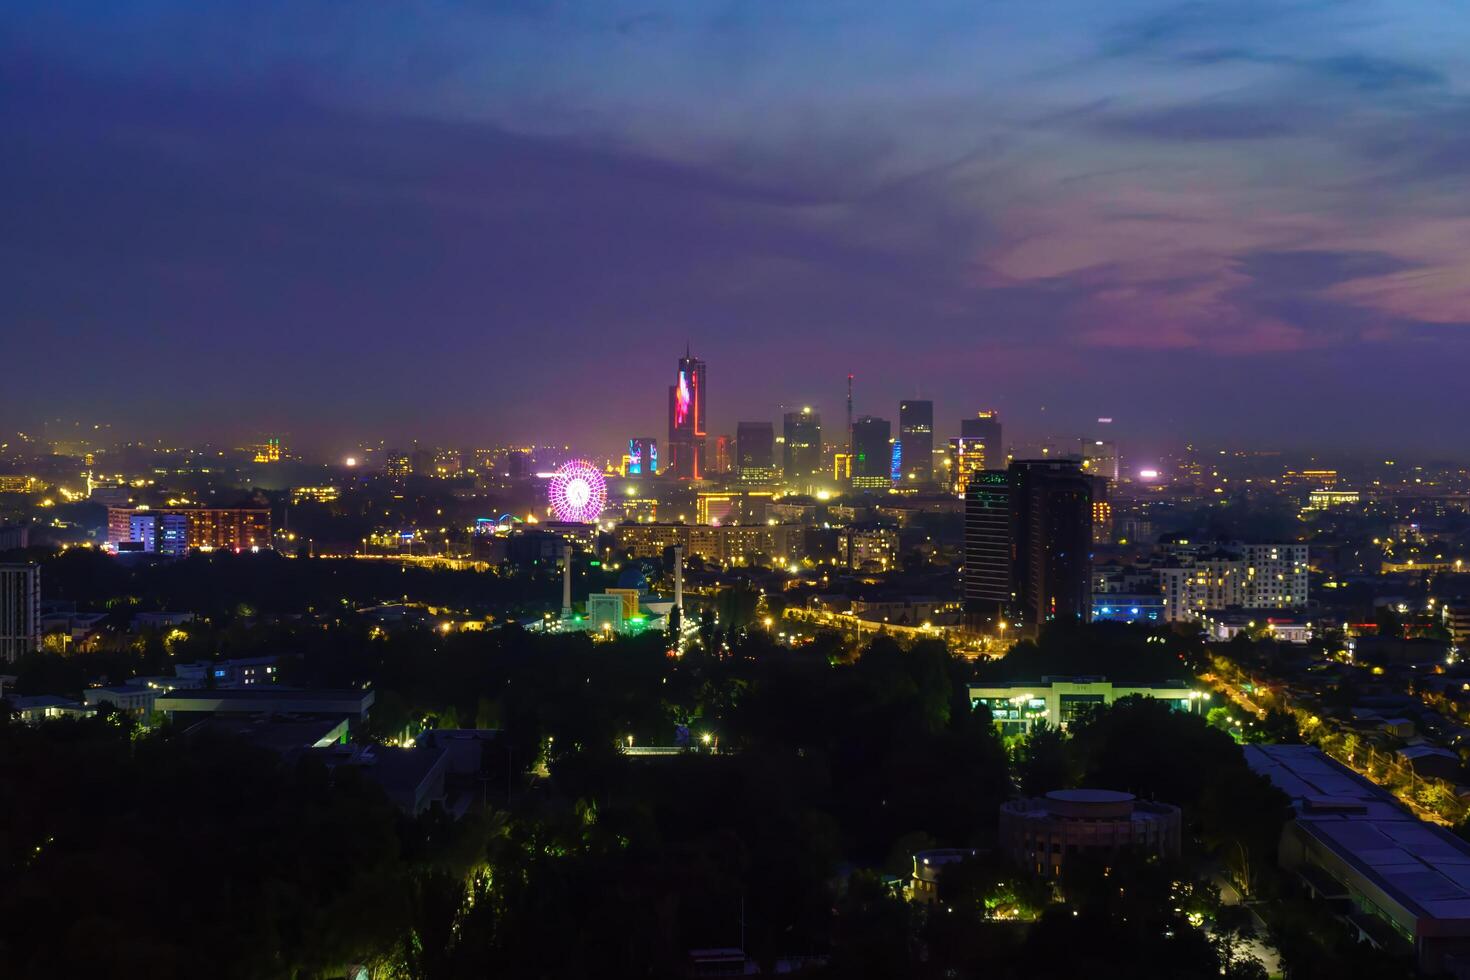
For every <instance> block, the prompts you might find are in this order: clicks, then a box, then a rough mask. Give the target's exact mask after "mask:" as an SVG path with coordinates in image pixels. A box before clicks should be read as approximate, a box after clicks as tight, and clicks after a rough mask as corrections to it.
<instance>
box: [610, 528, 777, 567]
mask: <svg viewBox="0 0 1470 980" xmlns="http://www.w3.org/2000/svg"><path fill="white" fill-rule="evenodd" d="M804 533H805V528H803V527H801V526H800V525H796V524H751V525H740V524H726V525H717V526H716V525H699V524H619V525H618V526H617V527H616V528H615V529H614V530H613V538H614V540H615V541H616V542H617V547H618V549H619V550H620V551H627V552H628V554H629V555H630V556H631V557H633V558H659V557H662V555H663V553H664V551H665V550H666V549H668V548H672V547H674V546H676V545H680V546H683V548H684V550H685V553H686V554H689V555H692V556H695V557H697V558H701V559H703V560H705V561H711V562H718V563H720V564H723V565H741V564H745V563H747V562H748V561H750V560H751V559H752V558H755V557H761V558H762V559H763V560H767V561H770V562H772V563H774V564H779V565H785V564H787V563H791V562H798V561H800V560H801V558H802V555H803V554H804V548H803V542H804V540H805V539H804Z"/></svg>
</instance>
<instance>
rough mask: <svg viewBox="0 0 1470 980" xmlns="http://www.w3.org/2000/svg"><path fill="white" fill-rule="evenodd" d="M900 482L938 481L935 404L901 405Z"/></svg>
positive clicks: (907, 402) (899, 418)
mask: <svg viewBox="0 0 1470 980" xmlns="http://www.w3.org/2000/svg"><path fill="white" fill-rule="evenodd" d="M898 439H899V445H900V446H901V447H902V451H901V452H900V454H899V464H898V465H899V473H900V479H901V480H902V481H903V482H904V483H930V482H933V480H934V403H933V402H931V401H918V400H907V401H902V402H899V403H898Z"/></svg>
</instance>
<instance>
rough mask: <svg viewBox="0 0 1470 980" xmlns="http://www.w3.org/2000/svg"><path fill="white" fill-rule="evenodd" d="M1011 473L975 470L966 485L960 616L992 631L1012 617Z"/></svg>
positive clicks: (1013, 592) (977, 626)
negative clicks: (963, 592) (961, 612)
mask: <svg viewBox="0 0 1470 980" xmlns="http://www.w3.org/2000/svg"><path fill="white" fill-rule="evenodd" d="M1012 551H1013V548H1012V543H1011V475H1010V474H1009V473H1007V472H1006V471H1005V470H980V471H978V472H976V473H973V474H971V476H970V480H969V482H968V484H967V485H966V487H965V566H964V567H965V618H966V620H967V621H968V622H969V623H970V624H971V625H972V626H973V627H974V628H977V629H982V630H988V631H993V630H995V629H996V627H997V626H998V625H999V624H1000V623H1003V622H1005V621H1006V620H1007V619H1009V618H1010V617H1011V614H1012V608H1013V605H1014V602H1015V597H1016V595H1015V590H1014V585H1013V583H1012V573H1011V563H1012V558H1013V555H1012Z"/></svg>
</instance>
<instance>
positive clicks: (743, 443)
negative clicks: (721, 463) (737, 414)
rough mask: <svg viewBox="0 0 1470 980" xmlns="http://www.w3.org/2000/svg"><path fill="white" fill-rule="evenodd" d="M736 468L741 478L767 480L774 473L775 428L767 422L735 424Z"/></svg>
mask: <svg viewBox="0 0 1470 980" xmlns="http://www.w3.org/2000/svg"><path fill="white" fill-rule="evenodd" d="M735 452H736V454H737V458H738V459H739V462H738V463H737V470H738V474H739V476H740V479H742V480H769V479H771V478H772V477H773V476H775V475H776V429H775V426H773V425H771V423H769V422H740V423H738V424H737V425H736V426H735Z"/></svg>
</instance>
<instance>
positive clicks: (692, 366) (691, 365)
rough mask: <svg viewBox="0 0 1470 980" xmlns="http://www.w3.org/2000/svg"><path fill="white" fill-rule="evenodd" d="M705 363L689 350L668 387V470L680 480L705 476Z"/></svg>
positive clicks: (680, 359)
mask: <svg viewBox="0 0 1470 980" xmlns="http://www.w3.org/2000/svg"><path fill="white" fill-rule="evenodd" d="M704 375H705V364H704V362H703V361H701V360H700V359H699V358H697V357H694V356H692V355H691V354H690V353H689V351H688V349H687V348H686V349H685V351H684V356H683V357H681V358H679V373H678V375H677V376H676V377H675V379H674V383H673V384H672V385H670V386H669V442H668V448H667V450H666V456H665V468H666V470H667V472H668V473H669V474H671V475H672V476H673V477H674V478H675V479H678V480H699V479H702V478H703V477H704V470H705V465H704V436H705V428H704V410H705V383H704Z"/></svg>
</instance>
